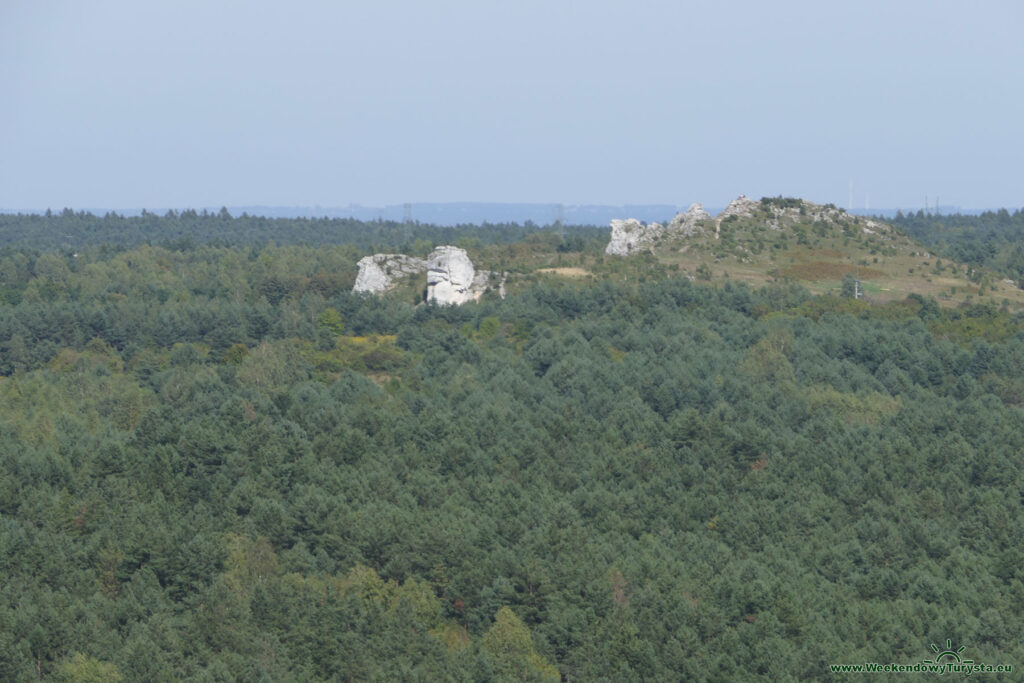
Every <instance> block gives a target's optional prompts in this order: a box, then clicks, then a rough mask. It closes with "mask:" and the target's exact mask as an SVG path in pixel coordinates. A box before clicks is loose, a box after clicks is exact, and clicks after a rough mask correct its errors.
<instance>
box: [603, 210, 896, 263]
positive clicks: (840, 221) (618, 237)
mask: <svg viewBox="0 0 1024 683" xmlns="http://www.w3.org/2000/svg"><path fill="white" fill-rule="evenodd" d="M743 221H746V222H748V223H750V224H757V225H759V226H763V227H764V228H768V229H770V230H776V231H778V230H784V229H786V228H791V227H793V226H797V225H813V224H820V223H825V224H829V225H832V226H841V225H846V224H849V223H851V222H856V223H857V225H858V228H857V229H858V230H859V231H862V232H863V233H864V234H867V235H874V234H883V235H884V234H886V233H889V232H891V230H892V229H891V228H890V227H889V226H887V225H885V224H883V223H877V222H875V221H871V220H866V219H863V220H862V219H855V217H853V216H850V215H849V214H847V213H846V212H845V211H843V210H842V209H839V208H836V207H835V206H832V205H830V204H827V205H824V206H823V205H820V204H814V203H812V202H808V201H804V200H801V199H792V198H785V199H784V198H782V197H778V198H764V199H762V200H761V201H756V200H753V199H750V198H749V197H747V196H745V195H740V196H739V197H737V198H736V199H734V200H732V201H731V202H729V205H728V206H727V207H725V209H724V210H723V211H722V212H721V213H720V214H718V215H717V216H715V217H712V216H711V214H709V213H708V212H707V211H705V210H704V207H702V206H701V205H700V204H692V205H691V206H690V208H689V209H688V210H687V211H686V212H685V213H680V214H676V216H675V218H673V219H672V221H671V222H670V223H669V224H668V225H662V224H661V223H647V224H644V223H641V222H640V221H638V220H636V219H634V218H628V219H625V220H613V221H612V222H611V229H612V234H611V240H610V241H609V242H608V246H607V247H606V248H605V253H606V254H610V255H613V256H626V255H628V254H631V253H635V252H637V251H651V250H653V249H654V248H655V247H656V246H657V245H658V244H660V243H662V242H665V241H667V240H670V239H672V238H678V237H691V236H696V235H700V234H704V233H709V234H710V233H711V232H713V234H714V237H715V239H718V238H719V237H720V235H721V233H722V226H723V224H727V223H733V222H743Z"/></svg>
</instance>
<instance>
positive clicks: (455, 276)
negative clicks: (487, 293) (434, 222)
mask: <svg viewBox="0 0 1024 683" xmlns="http://www.w3.org/2000/svg"><path fill="white" fill-rule="evenodd" d="M481 275H482V276H483V277H482V278H481V280H477V274H476V270H475V269H474V268H473V262H472V261H470V260H469V256H468V255H467V254H466V250H465V249H459V248H458V247H448V246H446V247H438V248H437V249H435V250H434V251H433V253H432V254H431V255H430V258H429V259H428V261H427V301H428V302H433V303H436V304H441V305H444V306H446V305H451V304H455V305H458V304H464V303H466V302H467V301H473V300H475V299H478V298H479V297H480V294H483V291H484V289H486V288H487V277H486V274H484V273H481Z"/></svg>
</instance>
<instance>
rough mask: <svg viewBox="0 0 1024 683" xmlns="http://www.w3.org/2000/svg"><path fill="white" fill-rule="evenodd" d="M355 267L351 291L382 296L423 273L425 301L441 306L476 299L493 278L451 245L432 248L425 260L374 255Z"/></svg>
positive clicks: (402, 255)
mask: <svg viewBox="0 0 1024 683" xmlns="http://www.w3.org/2000/svg"><path fill="white" fill-rule="evenodd" d="M358 265H359V274H358V275H357V276H356V284H355V286H354V287H353V288H352V291H353V292H368V293H371V294H382V293H384V292H386V291H388V290H389V289H392V288H393V287H395V286H397V285H398V284H399V283H400V280H402V279H404V278H406V277H409V276H410V275H418V274H420V273H424V272H425V273H426V274H427V294H426V298H427V302H430V303H435V304H438V305H442V306H448V305H459V304H464V303H466V302H467V301H475V300H477V299H479V298H480V296H481V295H482V294H483V293H484V291H485V290H486V289H487V287H488V285H489V284H490V282H491V278H492V276H493V273H490V272H488V271H479V272H478V271H477V270H476V269H475V268H474V267H473V262H472V261H471V260H470V258H469V255H468V254H466V250H465V249H460V248H458V247H452V246H443V247H438V248H436V249H434V251H433V252H431V254H430V256H429V257H427V259H426V260H424V259H418V258H415V257H413V256H406V255H405V254H374V255H373V256H366V257H364V258H362V259H360V260H359V264H358ZM501 284H502V285H504V280H502V282H501Z"/></svg>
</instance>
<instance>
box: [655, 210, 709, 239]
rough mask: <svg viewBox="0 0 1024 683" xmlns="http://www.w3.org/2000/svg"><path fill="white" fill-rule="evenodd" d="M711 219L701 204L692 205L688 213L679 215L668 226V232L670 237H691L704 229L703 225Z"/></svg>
mask: <svg viewBox="0 0 1024 683" xmlns="http://www.w3.org/2000/svg"><path fill="white" fill-rule="evenodd" d="M710 219H711V214H710V213H708V212H707V211H705V210H704V207H703V206H701V205H700V204H699V203H697V202H694V203H693V204H690V208H689V209H687V210H686V213H677V214H676V217H675V218H673V219H672V222H671V223H669V224H668V228H667V229H666V232H667V233H668V234H669V235H685V236H687V237H689V236H690V235H692V234H693V233H695V232H697V231H698V230H700V229H701V227H703V226H702V225H701V223H702V222H703V221H706V220H710Z"/></svg>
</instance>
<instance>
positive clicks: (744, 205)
mask: <svg viewBox="0 0 1024 683" xmlns="http://www.w3.org/2000/svg"><path fill="white" fill-rule="evenodd" d="M760 206H761V204H760V202H755V201H754V200H753V199H751V198H750V197H748V196H746V195H744V194H741V195H740V196H739V197H737V198H736V199H734V200H732V201H731V202H729V206H727V207H725V209H724V210H723V211H722V213H720V214H718V216H717V219H718V222H719V223H721V222H722V221H723V220H725V219H726V218H728V217H729V216H739V217H740V218H750V217H751V216H753V215H754V211H756V210H757V209H758V208H759V207H760Z"/></svg>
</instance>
